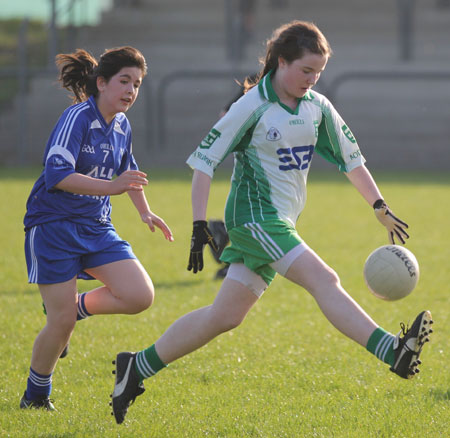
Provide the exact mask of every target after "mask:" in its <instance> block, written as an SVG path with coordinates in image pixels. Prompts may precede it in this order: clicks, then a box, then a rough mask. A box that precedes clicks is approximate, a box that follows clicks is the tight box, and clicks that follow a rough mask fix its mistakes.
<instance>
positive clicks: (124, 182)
mask: <svg viewBox="0 0 450 438" xmlns="http://www.w3.org/2000/svg"><path fill="white" fill-rule="evenodd" d="M146 176H147V175H146V174H145V173H144V172H141V171H139V170H128V171H127V172H123V173H122V174H121V175H120V176H118V177H117V178H115V179H113V180H111V181H110V180H106V179H98V178H92V177H90V176H87V175H83V174H81V173H77V172H74V173H71V174H70V175H68V176H66V177H65V178H64V179H62V180H61V181H60V182H59V183H58V184H56V185H55V188H56V189H58V190H64V191H65V192H70V193H76V194H78V195H93V196H110V195H120V194H121V193H124V192H131V191H137V192H140V191H142V186H146V185H147V184H148V181H147V179H146Z"/></svg>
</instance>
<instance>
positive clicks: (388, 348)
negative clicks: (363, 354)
mask: <svg viewBox="0 0 450 438" xmlns="http://www.w3.org/2000/svg"><path fill="white" fill-rule="evenodd" d="M394 339H395V336H394V335H392V334H391V333H388V332H387V331H386V330H384V329H382V328H381V327H378V328H377V329H375V330H374V332H373V333H372V334H371V335H370V338H369V340H368V342H367V346H366V349H367V350H368V351H370V352H371V353H372V354H374V355H375V356H376V357H378V359H380V360H382V361H383V362H384V363H387V364H388V365H391V366H392V365H394V347H393V344H394Z"/></svg>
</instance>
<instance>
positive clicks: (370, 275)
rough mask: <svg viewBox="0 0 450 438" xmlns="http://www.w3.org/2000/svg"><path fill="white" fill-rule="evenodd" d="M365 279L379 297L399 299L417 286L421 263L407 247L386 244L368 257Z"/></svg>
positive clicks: (365, 266)
mask: <svg viewBox="0 0 450 438" xmlns="http://www.w3.org/2000/svg"><path fill="white" fill-rule="evenodd" d="M364 279H365V281H366V284H367V286H368V288H369V289H370V291H371V292H372V293H373V294H374V295H375V296H377V297H378V298H381V299H382V300H387V301H395V300H399V299H400V298H404V297H406V296H407V295H409V294H410V293H411V292H412V291H413V289H414V288H415V287H416V285H417V282H418V281H419V264H418V263H417V259H416V257H415V256H414V254H413V253H412V252H411V251H409V250H408V249H406V248H405V247H403V246H400V245H384V246H381V247H380V248H377V249H376V250H375V251H373V252H372V253H371V254H370V255H369V257H368V258H367V260H366V263H365V264H364Z"/></svg>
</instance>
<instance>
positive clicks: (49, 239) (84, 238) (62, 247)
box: [25, 221, 136, 284]
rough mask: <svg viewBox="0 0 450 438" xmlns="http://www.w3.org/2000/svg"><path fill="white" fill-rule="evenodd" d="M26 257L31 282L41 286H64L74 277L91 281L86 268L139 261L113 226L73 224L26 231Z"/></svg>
mask: <svg viewBox="0 0 450 438" xmlns="http://www.w3.org/2000/svg"><path fill="white" fill-rule="evenodd" d="M25 257H26V260H27V268H28V282H29V283H38V284H53V283H62V282H64V281H68V280H70V279H71V278H73V277H75V276H77V277H78V278H82V279H85V280H92V279H93V278H92V277H91V276H90V275H89V274H87V273H86V272H84V270H85V269H89V268H95V267H97V266H101V265H105V264H107V263H112V262H116V261H119V260H124V259H135V258H136V256H135V255H134V254H133V251H132V249H131V246H130V244H129V243H128V242H126V241H125V240H122V239H121V238H120V237H119V235H118V234H117V232H116V230H115V229H114V227H113V225H112V224H101V223H99V224H96V225H83V224H77V223H74V222H70V221H57V222H48V223H45V224H41V225H36V226H35V227H33V228H31V229H29V230H27V232H26V234H25Z"/></svg>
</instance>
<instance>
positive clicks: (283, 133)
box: [187, 73, 365, 230]
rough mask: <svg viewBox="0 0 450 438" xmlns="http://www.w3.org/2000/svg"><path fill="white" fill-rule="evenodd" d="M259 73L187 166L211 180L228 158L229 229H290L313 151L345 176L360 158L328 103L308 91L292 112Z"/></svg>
mask: <svg viewBox="0 0 450 438" xmlns="http://www.w3.org/2000/svg"><path fill="white" fill-rule="evenodd" d="M270 76H271V73H269V74H268V75H266V76H265V77H264V78H262V80H261V81H260V82H259V84H258V85H257V86H255V87H253V88H252V89H251V90H249V91H248V92H247V94H245V95H244V96H242V97H241V98H240V99H239V100H238V101H237V102H235V103H234V104H233V105H232V106H231V108H230V110H229V111H228V112H227V114H226V115H225V116H224V117H223V118H221V119H220V120H219V121H218V122H217V123H216V124H215V125H214V127H213V128H212V129H211V131H210V132H209V133H208V135H207V136H206V137H205V138H204V139H203V141H202V142H201V144H200V145H199V146H198V148H197V149H196V150H195V151H194V152H193V153H192V155H191V156H190V157H189V159H188V160H187V164H188V165H189V166H191V167H192V168H193V169H198V170H200V171H202V172H204V173H206V174H208V175H209V176H211V177H213V174H214V171H215V169H216V168H217V167H218V166H219V165H220V163H221V162H222V161H223V160H224V159H225V158H226V157H227V156H228V155H229V154H230V153H233V154H234V169H233V175H232V178H231V189H230V193H229V195H228V200H227V204H226V207H225V224H226V227H227V229H228V230H230V229H232V228H233V227H236V226H239V225H242V224H245V223H249V222H264V221H267V220H273V219H281V220H285V221H288V222H289V223H291V224H292V225H293V226H294V227H295V223H296V222H297V219H298V217H299V215H300V213H301V212H302V210H303V208H304V206H305V202H306V180H307V176H308V171H309V168H310V165H311V160H312V158H313V154H314V151H317V152H318V153H319V154H320V155H321V156H323V157H324V158H325V159H327V160H328V161H330V162H332V163H334V164H336V165H337V166H338V168H339V170H341V171H343V172H350V171H351V170H352V169H354V168H356V167H358V166H361V165H362V164H363V163H364V161H365V160H364V158H363V156H362V155H361V152H360V150H359V147H358V144H357V143H356V140H355V138H354V137H353V134H352V133H351V131H350V129H349V128H348V127H347V125H346V124H345V123H344V121H343V120H342V118H341V117H340V115H339V114H338V113H337V111H336V110H335V108H334V107H333V105H332V104H331V103H330V101H329V100H328V99H327V98H326V97H325V96H323V95H321V94H319V93H317V92H315V91H309V92H308V93H307V94H306V95H305V96H304V97H303V98H302V99H299V102H298V105H297V108H296V109H295V110H292V109H291V108H289V107H288V106H286V105H284V104H283V103H282V102H280V100H279V98H278V96H277V95H276V94H275V92H274V90H273V88H272V83H271V79H270Z"/></svg>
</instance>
